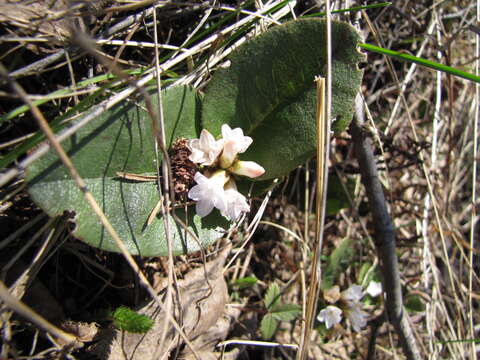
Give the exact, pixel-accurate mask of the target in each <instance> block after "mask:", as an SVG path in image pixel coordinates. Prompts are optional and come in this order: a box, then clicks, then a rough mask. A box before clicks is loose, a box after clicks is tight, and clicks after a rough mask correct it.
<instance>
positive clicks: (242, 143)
mask: <svg viewBox="0 0 480 360" xmlns="http://www.w3.org/2000/svg"><path fill="white" fill-rule="evenodd" d="M222 137H223V141H224V142H225V143H224V147H223V152H222V155H221V157H220V166H221V167H222V168H224V169H227V168H228V167H230V166H231V165H232V164H233V162H234V161H235V158H236V157H237V154H241V153H243V152H245V150H247V148H248V147H249V146H250V144H251V143H252V141H253V140H252V138H251V137H249V136H244V135H243V130H242V129H241V128H236V129H233V130H232V129H231V128H230V126H228V125H227V124H223V125H222Z"/></svg>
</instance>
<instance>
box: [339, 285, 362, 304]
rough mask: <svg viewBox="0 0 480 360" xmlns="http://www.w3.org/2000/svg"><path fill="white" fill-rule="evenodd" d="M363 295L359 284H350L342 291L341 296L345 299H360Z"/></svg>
mask: <svg viewBox="0 0 480 360" xmlns="http://www.w3.org/2000/svg"><path fill="white" fill-rule="evenodd" d="M362 297H363V292H362V287H361V286H360V285H352V286H350V287H349V288H348V289H347V290H345V291H344V292H342V298H343V299H344V300H347V301H360V300H361V299H362Z"/></svg>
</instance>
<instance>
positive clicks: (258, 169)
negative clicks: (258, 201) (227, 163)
mask: <svg viewBox="0 0 480 360" xmlns="http://www.w3.org/2000/svg"><path fill="white" fill-rule="evenodd" d="M228 170H229V171H231V172H232V173H234V174H237V175H243V176H248V177H250V178H256V177H258V176H262V175H263V174H264V173H265V169H264V168H263V167H262V166H260V165H258V164H257V163H256V162H254V161H236V162H235V163H234V164H233V166H232V167H231V168H230V169H228Z"/></svg>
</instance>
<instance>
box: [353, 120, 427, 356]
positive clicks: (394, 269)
mask: <svg viewBox="0 0 480 360" xmlns="http://www.w3.org/2000/svg"><path fill="white" fill-rule="evenodd" d="M350 133H351V135H352V139H353V144H354V150H355V156H356V157H357V159H358V164H359V167H360V173H361V174H362V182H363V185H364V186H365V190H366V192H367V197H368V202H369V205H370V209H371V212H372V217H373V221H374V226H375V246H376V248H377V253H378V257H379V259H380V264H381V269H382V274H383V278H384V289H385V293H386V301H385V305H386V310H387V315H388V320H389V321H390V322H391V323H392V325H393V326H394V328H395V330H396V332H397V334H398V335H399V338H400V342H401V345H402V348H403V351H404V353H405V355H406V357H407V359H409V360H420V359H421V356H420V352H419V350H418V347H417V344H416V341H415V338H414V335H413V331H412V328H411V327H410V323H409V322H408V317H407V314H406V312H405V311H404V308H403V300H402V290H401V286H400V274H399V270H398V260H397V256H396V253H395V250H396V248H395V231H394V229H393V224H392V221H391V218H390V215H389V212H388V208H387V202H386V200H385V195H384V193H383V187H382V184H381V183H380V180H379V178H378V172H377V166H376V163H375V157H374V155H373V150H372V140H371V139H370V138H369V137H368V135H367V134H366V131H365V130H364V129H363V128H362V127H361V125H360V124H359V121H358V120H357V119H356V118H355V119H354V120H353V121H352V123H351V125H350Z"/></svg>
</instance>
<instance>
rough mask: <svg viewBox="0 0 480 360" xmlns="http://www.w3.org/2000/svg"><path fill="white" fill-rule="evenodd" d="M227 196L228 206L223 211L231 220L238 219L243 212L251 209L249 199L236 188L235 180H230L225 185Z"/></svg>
mask: <svg viewBox="0 0 480 360" xmlns="http://www.w3.org/2000/svg"><path fill="white" fill-rule="evenodd" d="M225 198H226V199H227V208H226V210H225V211H222V215H223V216H225V217H227V218H229V219H230V220H232V221H236V220H237V219H238V218H239V217H240V215H242V213H244V212H249V211H250V206H249V205H248V203H247V199H246V198H245V196H243V195H242V194H240V193H239V192H238V191H237V190H236V186H235V183H234V182H233V180H230V181H229V182H228V183H227V185H226V186H225Z"/></svg>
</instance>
